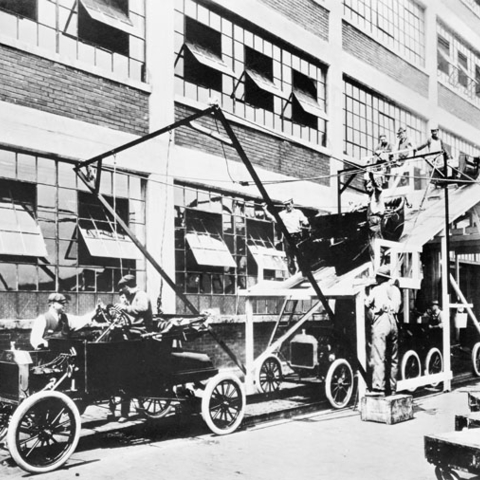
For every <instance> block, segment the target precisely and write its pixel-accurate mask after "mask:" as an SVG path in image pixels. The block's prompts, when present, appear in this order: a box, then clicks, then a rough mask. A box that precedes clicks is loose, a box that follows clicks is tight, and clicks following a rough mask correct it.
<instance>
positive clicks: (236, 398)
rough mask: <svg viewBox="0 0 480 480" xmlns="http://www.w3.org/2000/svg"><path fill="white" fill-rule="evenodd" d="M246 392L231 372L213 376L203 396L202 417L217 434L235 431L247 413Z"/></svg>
mask: <svg viewBox="0 0 480 480" xmlns="http://www.w3.org/2000/svg"><path fill="white" fill-rule="evenodd" d="M245 403H246V400H245V392H244V390H243V386H242V384H241V383H240V380H239V379H238V378H237V377H236V376H235V375H231V374H222V373H220V374H218V375H216V376H215V377H213V378H211V379H210V380H209V381H208V383H207V386H206V387H205V391H204V392H203V397H202V417H203V420H204V421H205V423H206V424H207V426H208V428H209V429H210V430H211V431H212V432H213V433H216V434H217V435H226V434H228V433H232V432H234V431H235V430H236V429H237V428H238V426H239V425H240V423H242V420H243V416H244V415H245Z"/></svg>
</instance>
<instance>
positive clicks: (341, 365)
mask: <svg viewBox="0 0 480 480" xmlns="http://www.w3.org/2000/svg"><path fill="white" fill-rule="evenodd" d="M340 369H341V370H342V372H343V373H342V372H340ZM339 373H341V375H342V376H345V374H346V377H347V379H346V382H345V383H343V382H344V381H345V380H344V379H343V380H342V381H341V385H340V387H341V388H343V385H345V386H346V387H347V388H346V390H345V389H344V388H343V390H345V396H344V397H343V399H342V400H341V401H338V400H337V395H336V393H335V392H334V390H335V386H338V380H339V379H338V374H339ZM354 383H355V382H354V376H353V371H352V367H351V366H350V363H348V362H347V360H345V359H344V358H337V359H336V360H335V361H334V362H333V363H332V364H331V365H330V367H329V368H328V372H327V376H326V377H325V395H326V397H327V399H328V401H329V403H330V405H331V406H332V408H336V409H338V408H344V407H346V406H347V405H348V403H349V402H350V400H351V399H352V394H353V388H354Z"/></svg>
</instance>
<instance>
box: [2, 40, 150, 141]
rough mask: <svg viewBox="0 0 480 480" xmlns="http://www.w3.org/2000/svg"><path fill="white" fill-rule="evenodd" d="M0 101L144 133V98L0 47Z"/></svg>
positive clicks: (59, 65) (31, 56)
mask: <svg viewBox="0 0 480 480" xmlns="http://www.w3.org/2000/svg"><path fill="white" fill-rule="evenodd" d="M0 71H1V72H2V75H1V77H0V100H1V101H5V102H10V103H16V104H18V105H24V106H26V107H31V108H35V109H38V110H43V111H45V112H49V113H54V114H56V115H62V116H65V117H70V118H75V119H76V120H83V121H85V122H88V123H93V124H96V125H102V126H105V127H109V128H115V129H118V130H122V131H124V132H129V133H133V134H138V135H143V134H146V133H148V94H146V93H145V92H141V91H138V90H135V89H133V88H130V87H127V86H124V85H121V84H118V83H115V82H112V81H110V80H106V79H103V78H100V77H96V76H95V75H91V74H88V73H85V72H82V71H79V70H75V69H73V68H70V67H67V66H65V65H62V64H59V63H56V62H52V61H50V60H47V59H44V58H41V57H37V56H34V55H30V54H28V53H26V52H21V51H18V50H16V49H13V48H10V47H7V46H4V45H0Z"/></svg>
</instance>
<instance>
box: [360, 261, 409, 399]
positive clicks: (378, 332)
mask: <svg viewBox="0 0 480 480" xmlns="http://www.w3.org/2000/svg"><path fill="white" fill-rule="evenodd" d="M375 281H376V286H375V287H373V288H372V290H371V292H370V295H369V296H368V297H367V298H366V300H365V306H366V307H367V308H369V309H370V313H371V319H372V329H371V349H370V365H371V367H372V388H371V393H373V394H376V395H385V394H386V395H393V394H394V393H396V390H397V373H398V326H397V314H398V311H399V310H400V305H401V294H400V290H399V289H398V287H397V286H396V284H395V282H392V280H391V277H390V269H389V268H388V266H382V267H380V268H379V269H378V270H377V272H376V274H375ZM387 367H388V370H389V371H387ZM387 379H388V383H387Z"/></svg>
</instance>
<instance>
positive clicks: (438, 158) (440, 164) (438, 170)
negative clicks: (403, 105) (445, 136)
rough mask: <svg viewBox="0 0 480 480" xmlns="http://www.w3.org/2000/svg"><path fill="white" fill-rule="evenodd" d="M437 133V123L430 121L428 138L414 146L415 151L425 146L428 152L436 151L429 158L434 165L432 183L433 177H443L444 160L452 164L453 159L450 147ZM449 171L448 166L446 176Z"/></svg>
mask: <svg viewBox="0 0 480 480" xmlns="http://www.w3.org/2000/svg"><path fill="white" fill-rule="evenodd" d="M438 134H439V128H438V125H437V124H436V123H432V124H431V125H430V138H428V139H427V140H426V141H425V142H423V143H422V144H420V145H419V146H418V147H417V148H416V151H420V150H423V149H425V148H426V149H427V150H428V152H429V153H437V155H432V156H430V158H429V160H430V162H431V163H432V164H433V166H434V167H435V169H434V171H433V175H432V183H434V184H435V179H440V178H444V177H445V168H444V167H445V162H447V164H448V165H452V160H453V157H452V155H451V153H450V148H449V147H447V146H446V145H445V144H444V143H443V140H442V139H441V138H440V137H439V136H438ZM451 173H452V172H451V168H448V171H447V172H446V176H447V177H450V176H452V175H451ZM437 183H438V182H437Z"/></svg>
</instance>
